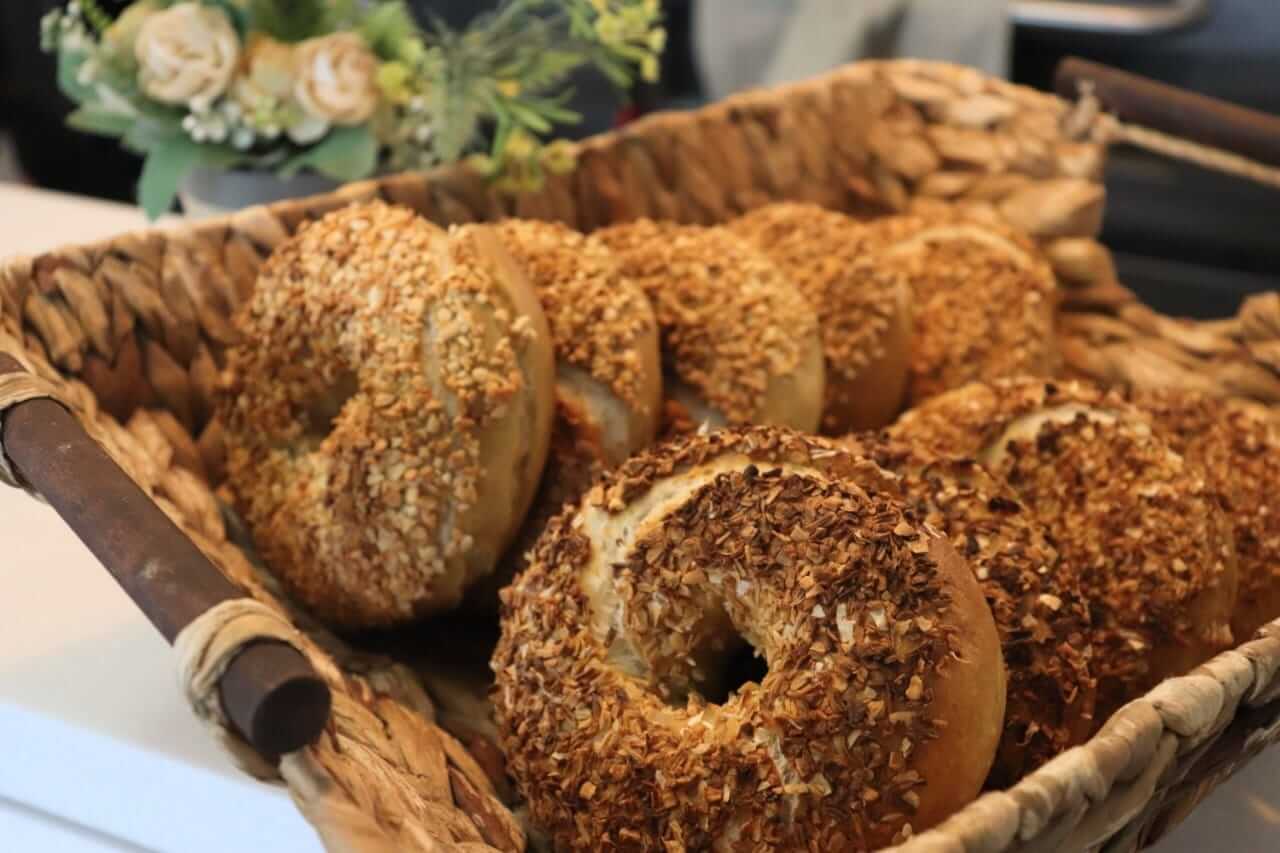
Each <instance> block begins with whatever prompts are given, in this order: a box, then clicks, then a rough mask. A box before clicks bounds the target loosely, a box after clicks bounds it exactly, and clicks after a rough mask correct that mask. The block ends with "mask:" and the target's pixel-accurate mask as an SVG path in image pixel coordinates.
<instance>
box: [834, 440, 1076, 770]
mask: <svg viewBox="0 0 1280 853" xmlns="http://www.w3.org/2000/svg"><path fill="white" fill-rule="evenodd" d="M841 443H842V444H843V445H845V446H846V447H847V448H848V449H849V450H850V452H852V453H855V454H857V455H862V456H866V457H867V458H870V459H872V460H874V461H875V462H876V464H878V465H879V466H880V467H882V468H884V469H885V470H887V471H889V472H891V473H892V474H894V475H895V476H896V477H897V478H898V480H897V485H898V489H899V496H900V497H901V498H902V500H903V501H904V503H906V505H907V507H908V508H909V509H910V510H911V511H912V512H913V513H914V516H915V519H916V521H918V522H924V523H926V524H928V525H930V526H931V527H933V528H934V529H936V530H938V531H940V532H941V533H942V534H943V535H944V536H946V537H947V538H948V539H949V540H950V541H951V544H952V545H953V546H955V549H956V551H957V552H958V553H959V554H960V555H961V556H962V557H964V558H965V560H966V562H968V564H969V566H970V568H972V569H973V573H974V576H975V577H976V578H977V579H978V582H979V584H980V585H981V586H982V591H983V594H984V595H985V596H986V598H987V604H989V605H990V606H991V613H992V615H993V616H994V617H995V622H996V630H997V631H998V632H999V634H1000V644H1001V647H1002V648H1003V651H1004V662H1005V667H1006V669H1007V670H1008V680H1009V692H1008V702H1007V705H1006V710H1005V723H1004V735H1003V737H1002V738H1001V740H1000V749H999V751H998V752H997V754H996V762H995V765H994V766H993V767H992V769H991V775H990V777H988V779H987V787H988V788H1006V787H1009V786H1010V785H1012V784H1013V783H1014V782H1016V781H1018V779H1020V778H1022V777H1023V776H1025V775H1026V774H1027V773H1030V772H1031V771H1032V770H1035V769H1036V768H1038V767H1039V766H1040V765H1042V764H1044V763H1045V762H1046V761H1048V760H1049V759H1050V758H1052V757H1053V756H1055V755H1057V754H1058V753H1060V752H1062V751H1063V750H1065V749H1067V748H1069V747H1072V746H1075V745H1077V744H1080V743H1083V742H1084V741H1085V740H1086V739H1088V737H1089V734H1090V732H1092V730H1093V710H1094V700H1095V698H1096V692H1097V682H1096V681H1095V679H1094V678H1093V676H1092V674H1091V672H1090V659H1091V657H1092V649H1091V647H1090V642H1091V639H1092V633H1093V623H1092V620H1091V618H1090V616H1089V607H1088V603H1087V600H1086V598H1085V596H1084V594H1083V593H1082V592H1081V590H1080V584H1079V579H1078V578H1077V577H1076V576H1075V575H1074V573H1072V572H1070V571H1068V570H1067V569H1066V567H1064V566H1063V565H1061V562H1060V560H1059V559H1058V552H1057V550H1056V549H1055V548H1054V547H1053V546H1052V545H1051V544H1050V543H1049V541H1048V540H1047V539H1046V537H1045V536H1044V533H1043V532H1042V529H1041V526H1040V524H1039V522H1038V521H1036V520H1035V518H1033V517H1032V516H1031V513H1030V512H1029V511H1028V510H1027V508H1026V507H1025V506H1024V505H1023V504H1022V503H1021V502H1020V501H1019V500H1018V499H1017V496H1016V495H1015V494H1014V493H1013V491H1012V490H1011V489H1010V488H1009V486H1008V485H1007V484H1006V483H1002V482H1000V481H999V480H997V479H996V478H995V477H993V476H992V475H991V474H989V473H988V472H987V471H986V470H985V469H983V468H982V466H980V465H978V464H977V463H976V462H974V461H972V460H969V459H960V458H956V457H951V456H941V455H937V454H934V453H931V452H929V451H927V450H924V449H923V448H918V447H912V446H910V445H907V444H903V443H901V442H897V441H893V440H890V439H888V438H887V437H886V436H884V435H883V434H881V435H872V434H863V435H859V436H850V437H848V438H846V439H844V440H843V441H842V442H841Z"/></svg>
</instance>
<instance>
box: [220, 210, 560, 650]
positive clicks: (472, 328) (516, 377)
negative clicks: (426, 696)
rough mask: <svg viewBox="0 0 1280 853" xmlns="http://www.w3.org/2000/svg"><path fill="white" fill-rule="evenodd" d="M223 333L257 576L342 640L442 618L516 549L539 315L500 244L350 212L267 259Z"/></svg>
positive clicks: (225, 404)
mask: <svg viewBox="0 0 1280 853" xmlns="http://www.w3.org/2000/svg"><path fill="white" fill-rule="evenodd" d="M236 323H237V326H238V328H239V330H240V332H241V333H242V336H243V340H244V343H243V344H241V345H239V346H235V347H232V348H231V350H230V351H229V353H228V360H229V365H230V380H229V384H228V387H227V388H226V389H225V393H224V394H223V396H222V399H221V400H220V403H219V409H220V414H221V419H222V422H223V423H224V424H225V425H226V440H227V447H228V457H227V465H228V475H229V482H230V484H231V486H232V487H233V490H234V492H235V494H236V498H237V503H238V505H239V508H240V510H241V512H242V514H243V516H244V518H245V520H246V521H247V522H248V525H249V527H250V529H251V531H252V533H253V537H254V541H255V543H256V544H257V546H258V548H259V549H260V550H261V552H262V555H263V557H264V558H265V559H266V560H267V563H268V564H269V565H270V566H271V567H272V569H273V570H274V571H275V572H276V573H277V574H278V575H279V576H280V578H281V580H282V581H283V582H284V583H285V585H286V586H287V587H288V588H289V590H290V591H291V592H292V593H293V594H294V595H295V596H296V597H297V598H298V599H299V600H300V601H302V602H303V603H305V604H306V605H307V606H308V607H310V608H311V609H312V610H313V611H314V612H315V613H316V614H317V615H318V616H320V617H321V618H323V619H324V620H326V621H328V622H329V623H331V624H334V625H337V626H342V627H367V626H384V625H391V624H395V623H401V622H405V621H407V620H410V619H412V618H414V617H415V616H418V615H421V614H424V613H428V612H431V611H436V610H440V609H443V608H448V607H452V606H454V605H456V604H457V603H458V602H459V600H460V599H461V596H462V592H463V590H464V588H465V587H467V586H468V585H469V584H471V583H474V582H475V581H476V580H477V579H479V578H483V577H484V576H486V575H488V574H489V573H491V572H492V571H493V569H494V567H495V565H496V564H497V561H498V558H499V556H500V555H501V554H502V551H503V549H504V548H505V547H506V545H507V544H508V543H510V542H511V540H512V538H513V536H514V535H515V532H516V530H517V528H518V527H519V525H520V523H521V522H522V520H523V518H524V515H525V513H526V511H527V510H528V507H529V504H530V502H531V500H532V498H533V494H534V490H535V488H536V487H537V483H538V479H539V476H540V474H541V471H542V466H543V463H544V461H545V459H546V453H547V443H548V440H549V436H550V432H551V415H552V394H553V385H554V374H553V370H554V360H553V357H552V352H551V343H550V334H549V332H548V330H547V324H546V319H545V317H544V316H543V313H542V309H541V308H540V307H539V305H538V301H537V297H536V295H535V294H534V292H533V288H532V287H531V286H530V284H529V282H528V281H527V280H526V279H525V278H524V276H523V274H522V273H521V272H520V270H519V268H518V267H517V266H516V265H515V263H514V261H512V260H511V258H510V257H509V256H508V255H507V253H506V252H505V251H504V250H503V249H502V247H501V245H500V244H499V243H498V241H497V239H496V238H495V237H494V236H493V234H492V233H490V232H488V231H485V230H484V229H482V228H478V227H475V226H466V227H462V228H456V229H453V230H451V231H449V232H447V233H446V232H445V231H443V230H441V229H440V228H438V227H436V226H434V225H432V224H430V223H428V222H427V221H425V220H423V219H421V218H419V217H418V216H416V215H415V214H414V213H412V212H411V211H409V210H405V209H403V208H396V207H390V206H387V205H385V204H381V203H372V204H362V205H355V206H351V207H347V208H344V209H342V210H339V211H336V212H334V213H332V214H330V215H328V216H326V217H324V218H323V219H321V220H319V221H317V222H315V223H312V224H310V225H306V226H304V227H303V228H302V229H301V230H300V231H299V232H298V234H297V235H296V236H295V237H294V238H292V239H291V240H289V241H287V242H285V243H284V244H282V245H281V246H280V247H279V248H278V249H277V250H276V251H275V252H274V253H273V254H272V256H271V257H270V258H269V259H268V260H267V263H266V264H265V265H264V266H263V269H262V272H261V274H260V276H259V280H258V284H257V288H256V290H255V291H254V294H253V297H252V298H251V300H250V301H249V303H248V304H247V306H246V307H245V309H244V310H243V311H242V313H241V314H240V315H239V316H238V317H237V320H236Z"/></svg>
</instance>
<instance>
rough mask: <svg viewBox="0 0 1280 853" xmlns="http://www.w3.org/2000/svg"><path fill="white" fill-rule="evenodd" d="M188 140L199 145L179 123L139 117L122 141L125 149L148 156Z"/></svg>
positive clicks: (126, 131)
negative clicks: (170, 145) (177, 142)
mask: <svg viewBox="0 0 1280 853" xmlns="http://www.w3.org/2000/svg"><path fill="white" fill-rule="evenodd" d="M184 139H185V140H188V141H190V142H191V144H192V145H195V144H197V143H196V142H194V141H193V140H191V139H190V137H188V136H187V134H186V132H185V131H183V129H182V125H181V124H179V123H178V122H172V123H171V122H165V121H158V120H156V119H154V118H150V117H147V116H139V117H138V118H137V119H135V120H134V121H133V123H132V124H130V125H129V127H128V129H127V130H125V133H124V138H123V139H122V140H121V141H122V142H123V144H124V147H125V148H128V149H129V150H130V151H132V152H134V153H135V154H148V153H150V152H151V151H154V150H156V149H157V148H163V147H165V146H166V145H168V144H169V143H171V142H174V141H176V140H184Z"/></svg>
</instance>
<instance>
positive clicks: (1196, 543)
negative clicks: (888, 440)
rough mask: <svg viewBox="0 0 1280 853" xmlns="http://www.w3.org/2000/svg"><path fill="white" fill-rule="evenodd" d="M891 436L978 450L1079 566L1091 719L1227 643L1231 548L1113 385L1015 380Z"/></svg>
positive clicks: (1182, 464) (941, 400) (1220, 523)
mask: <svg viewBox="0 0 1280 853" xmlns="http://www.w3.org/2000/svg"><path fill="white" fill-rule="evenodd" d="M893 434H894V436H895V437H897V438H899V439H901V440H903V441H907V442H913V443H916V444H919V445H923V446H927V447H932V448H935V449H937V450H941V451H942V452H949V453H953V454H957V455H966V456H972V457H975V458H977V460H978V461H979V462H981V463H982V464H983V465H984V466H985V467H987V468H988V470H990V471H991V472H992V473H993V474H995V475H996V476H998V477H1002V478H1003V479H1004V480H1006V481H1007V482H1008V483H1009V484H1010V486H1012V488H1013V490H1014V491H1015V492H1016V493H1017V494H1018V496H1019V497H1020V498H1021V499H1022V501H1023V502H1024V503H1025V504H1026V505H1027V506H1028V507H1029V508H1030V509H1031V511H1032V512H1033V513H1034V514H1035V515H1036V517H1037V518H1038V519H1039V520H1040V522H1041V523H1042V524H1043V525H1044V529H1045V534H1046V536H1047V538H1048V539H1049V541H1050V542H1051V543H1052V544H1053V545H1054V546H1055V547H1056V548H1057V549H1058V552H1059V554H1060V555H1061V558H1062V560H1063V562H1064V564H1065V565H1066V566H1067V567H1069V569H1070V570H1071V571H1072V572H1074V573H1076V574H1077V575H1078V576H1079V578H1080V583H1081V587H1082V589H1083V591H1084V593H1085V595H1086V596H1087V597H1088V599H1089V605H1090V610H1091V613H1092V615H1093V621H1094V641H1093V649H1094V661H1095V665H1094V667H1093V671H1094V675H1095V676H1096V677H1097V678H1098V710H1097V713H1096V714H1095V718H1096V721H1097V722H1098V723H1101V722H1102V721H1104V720H1106V718H1107V717H1108V716H1109V715H1110V714H1111V713H1112V712H1113V711H1115V710H1116V709H1117V708H1118V707H1119V706H1120V705H1122V704H1124V703H1125V702H1127V701H1128V700H1130V699H1133V698H1136V697H1137V696H1140V695H1142V694H1143V693H1145V692H1146V691H1147V690H1149V689H1150V688H1151V687H1153V686H1155V685H1156V684H1157V683H1158V682H1160V681H1161V680H1163V679H1164V678H1167V677H1170V676H1175V675H1182V674H1184V673H1186V672H1187V671H1188V670H1190V669H1193V668H1194V667H1195V666H1197V665H1198V664H1200V663H1202V662H1204V661H1205V660H1206V659H1207V658H1209V657H1210V656H1212V655H1213V654H1215V653H1217V652H1219V651H1222V650H1223V649H1225V648H1228V647H1229V646H1230V645H1231V639H1232V637H1231V628H1230V625H1229V623H1230V619H1231V611H1232V608H1233V607H1234V605H1235V597H1236V558H1235V551H1234V548H1233V547H1232V543H1231V540H1230V538H1229V536H1227V535H1225V534H1226V532H1227V530H1228V527H1227V523H1226V521H1225V519H1224V518H1223V516H1222V509H1221V506H1220V505H1219V503H1218V501H1217V499H1216V497H1215V495H1214V493H1213V492H1212V490H1211V489H1210V488H1209V487H1208V486H1207V484H1206V483H1205V475H1204V473H1203V471H1202V470H1201V468H1200V467H1199V466H1198V465H1194V464H1190V463H1188V462H1187V461H1186V460H1184V459H1183V457H1182V456H1180V455H1178V454H1177V453H1175V452H1174V451H1173V449H1172V448H1170V446H1169V444H1168V443H1167V442H1166V441H1165V440H1164V439H1163V438H1161V437H1160V436H1159V435H1158V434H1156V433H1154V432H1153V430H1152V427H1151V423H1150V421H1149V420H1148V418H1147V417H1146V416H1145V415H1144V414H1142V412H1140V411H1138V410H1137V409H1136V408H1134V407H1133V406H1132V405H1130V404H1129V403H1127V402H1125V401H1124V400H1123V399H1122V398H1120V397H1119V396H1117V395H1115V394H1104V393H1102V392H1100V391H1097V390H1096V389H1093V388H1091V387H1089V386H1086V385H1083V384H1077V383H1062V384H1055V383H1046V382H1043V381H1037V380H1031V379H1024V380H1010V381H1004V382H996V383H992V384H974V385H969V386H966V387H964V388H960V389H957V390H955V391H952V392H949V393H947V394H943V395H941V396H939V397H935V398H934V399H932V400H929V401H927V402H926V403H924V404H923V405H921V406H920V407H918V408H916V409H913V410H911V411H909V412H907V413H906V414H905V415H903V417H902V418H901V419H900V420H899V422H898V423H897V424H896V425H895V427H894V429H893Z"/></svg>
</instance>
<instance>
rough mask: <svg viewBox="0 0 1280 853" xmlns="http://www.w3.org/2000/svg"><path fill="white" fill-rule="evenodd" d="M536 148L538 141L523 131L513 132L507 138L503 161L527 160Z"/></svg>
mask: <svg viewBox="0 0 1280 853" xmlns="http://www.w3.org/2000/svg"><path fill="white" fill-rule="evenodd" d="M537 147H538V141H537V140H536V139H534V138H533V137H532V136H530V135H529V134H528V133H526V132H525V131H523V130H514V131H512V132H511V135H510V136H508V137H507V147H506V148H505V149H504V150H503V152H502V154H503V159H507V160H527V159H529V156H530V155H531V154H533V152H534V151H535V150H536V149H537Z"/></svg>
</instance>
